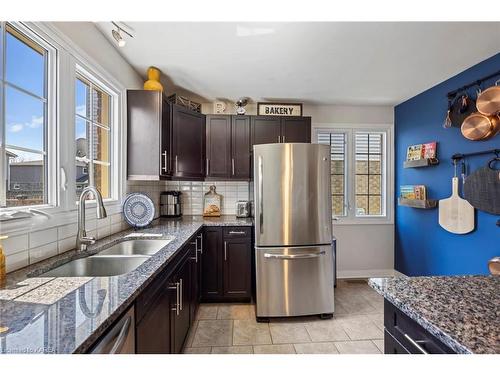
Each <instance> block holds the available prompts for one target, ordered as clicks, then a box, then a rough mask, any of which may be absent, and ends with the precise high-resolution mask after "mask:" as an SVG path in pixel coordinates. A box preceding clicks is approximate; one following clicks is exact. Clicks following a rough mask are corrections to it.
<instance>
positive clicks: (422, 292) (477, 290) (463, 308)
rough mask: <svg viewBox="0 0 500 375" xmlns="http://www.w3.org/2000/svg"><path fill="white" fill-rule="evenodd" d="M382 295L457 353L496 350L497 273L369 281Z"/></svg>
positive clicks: (499, 320) (499, 315) (499, 336)
mask: <svg viewBox="0 0 500 375" xmlns="http://www.w3.org/2000/svg"><path fill="white" fill-rule="evenodd" d="M369 284H370V286H371V287H372V288H374V289H375V290H376V291H377V292H378V293H380V294H381V295H382V296H384V298H386V299H387V300H388V301H389V302H391V303H392V304H393V305H394V306H396V307H397V308H398V309H400V310H401V311H403V312H404V313H405V314H406V315H408V316H409V317H410V318H412V319H413V320H415V321H416V322H417V323H419V324H420V325H421V326H422V327H424V328H425V329H426V330H427V331H429V332H430V333H432V334H433V335H434V336H435V337H436V338H438V339H439V340H440V341H441V342H443V343H444V344H445V345H447V346H448V347H450V348H451V349H452V350H454V351H455V352H457V353H462V354H467V353H475V354H492V353H497V354H498V353H500V294H499V292H500V277H498V276H436V277H395V278H380V279H377V278H375V279H370V281H369Z"/></svg>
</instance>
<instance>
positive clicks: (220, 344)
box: [184, 280, 384, 354]
mask: <svg viewBox="0 0 500 375" xmlns="http://www.w3.org/2000/svg"><path fill="white" fill-rule="evenodd" d="M383 324H384V323H383V298H382V297H381V296H380V295H378V294H377V293H376V292H375V291H373V289H371V288H370V287H369V286H368V285H367V284H366V281H362V280H358V281H342V280H339V282H338V285H337V288H336V289H335V313H334V317H333V319H329V320H321V319H319V318H318V317H300V318H286V319H285V318H280V319H271V321H270V322H269V323H257V322H256V321H255V306H254V305H253V304H202V305H200V308H199V310H198V314H197V319H196V321H195V322H194V324H193V327H192V328H191V331H190V332H189V335H188V338H187V341H186V347H185V349H184V353H189V354H209V353H212V354H379V353H383V350H384V349H383V346H384V339H383V338H384V336H383Z"/></svg>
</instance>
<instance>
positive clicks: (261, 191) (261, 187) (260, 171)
mask: <svg viewBox="0 0 500 375" xmlns="http://www.w3.org/2000/svg"><path fill="white" fill-rule="evenodd" d="M258 174H259V190H258V191H259V208H260V213H259V227H260V234H263V233H264V197H263V196H262V195H263V194H264V182H263V181H262V178H263V175H264V166H263V161H262V156H260V155H259V159H258Z"/></svg>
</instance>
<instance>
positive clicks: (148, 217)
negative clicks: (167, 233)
mask: <svg viewBox="0 0 500 375" xmlns="http://www.w3.org/2000/svg"><path fill="white" fill-rule="evenodd" d="M123 216H124V217H125V221H126V222H127V223H129V224H130V225H132V226H133V227H136V228H143V227H146V226H148V225H149V224H151V222H152V221H153V219H154V217H155V205H154V204H153V201H152V200H151V198H149V197H148V196H147V195H146V194H142V193H132V194H129V195H127V197H126V198H125V201H124V202H123Z"/></svg>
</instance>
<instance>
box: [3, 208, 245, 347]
mask: <svg viewBox="0 0 500 375" xmlns="http://www.w3.org/2000/svg"><path fill="white" fill-rule="evenodd" d="M193 218H195V217H193ZM196 218H197V220H196V219H193V220H192V221H186V222H185V224H186V229H185V233H184V235H182V236H180V238H181V241H180V242H179V243H177V244H175V245H174V246H175V247H174V249H175V250H173V251H172V252H171V253H170V254H168V255H165V256H166V257H167V258H166V259H164V260H163V261H162V260H160V262H161V264H159V265H158V266H157V267H155V266H154V265H151V266H152V267H151V271H152V272H151V273H149V272H146V273H145V275H147V276H145V279H144V280H143V281H142V282H141V281H139V282H140V284H139V285H138V286H137V287H136V288H133V289H132V288H131V289H132V290H133V291H132V292H131V293H130V295H128V296H126V298H125V299H124V300H123V301H121V303H120V304H119V305H118V306H117V307H116V308H115V309H114V310H113V311H112V312H111V313H109V315H108V316H107V317H106V318H105V319H104V320H103V321H102V322H101V323H100V324H99V325H98V326H96V327H95V328H94V330H93V331H92V332H91V333H90V334H89V335H88V336H87V337H86V338H85V339H84V340H83V341H81V342H80V343H79V344H77V345H75V346H74V348H73V349H70V350H68V351H62V352H60V353H61V354H65V353H66V354H71V353H73V354H81V353H86V352H87V351H88V350H89V349H90V348H91V347H92V346H93V345H94V344H95V342H96V340H98V338H99V337H100V336H101V335H102V334H104V333H105V332H106V331H107V330H108V329H109V327H110V326H112V325H113V324H114V323H115V322H116V321H117V320H118V319H119V318H120V317H121V316H122V315H123V313H124V312H125V311H126V310H127V309H128V308H130V306H131V305H132V304H133V303H134V301H135V300H136V299H137V297H138V296H139V295H140V294H141V293H142V292H143V291H144V290H145V289H146V288H147V287H148V286H149V285H150V284H151V282H153V281H154V279H155V278H156V277H157V276H158V275H159V274H161V272H163V271H165V269H166V268H167V267H168V265H169V264H170V263H171V262H172V261H174V260H175V258H176V257H177V255H178V254H179V252H181V251H182V249H183V248H184V247H185V246H186V244H187V243H188V242H189V240H190V239H192V237H193V235H195V234H196V232H198V231H200V230H201V229H203V228H204V227H221V228H223V227H233V226H234V227H253V222H252V218H246V221H245V219H234V217H230V218H213V219H212V218H209V219H208V220H207V218H202V217H201V218H198V217H196ZM221 219H222V221H219V220H221ZM188 220H189V219H188ZM239 220H241V221H239ZM162 221H163V223H164V222H165V220H164V219H163V220H160V221H158V222H157V224H155V225H153V226H152V227H149V228H144V229H145V230H147V231H148V232H153V233H154V232H155V227H157V226H161V225H162V224H163V223H162ZM166 221H167V222H173V221H175V220H166ZM181 222H182V221H181ZM134 231H135V232H138V231H139V232H142V231H143V230H134V229H133V228H128V229H126V230H123V231H120V232H117V233H115V234H113V235H110V236H108V237H105V238H103V239H102V240H99V241H98V242H97V243H96V245H98V248H99V249H101V248H102V247H103V248H106V247H107V245H109V244H110V243H112V242H113V241H114V240H113V238H116V237H117V236H121V237H123V236H125V235H126V234H127V233H129V232H134ZM167 246H168V245H167ZM98 251H100V250H98ZM93 253H95V252H94V251H91V252H90V254H88V255H93ZM78 257H79V256H78V253H77V252H76V251H75V250H70V251H68V252H66V253H63V254H59V255H56V256H54V257H52V259H51V258H48V259H46V260H43V261H41V262H38V263H35V264H33V265H30V266H28V267H25V268H23V269H20V270H17V271H14V272H12V274H11V280H10V282H9V283H8V285H12V283H14V284H17V283H18V282H22V281H24V280H26V279H28V278H30V276H31V277H37V276H36V275H37V274H39V273H40V272H37V271H36V269H37V267H38V268H42V269H43V268H44V267H47V265H48V264H50V262H51V261H52V265H53V266H52V268H53V267H57V265H59V263H61V264H62V263H65V262H67V261H70V260H71V258H74V259H76V258H78ZM148 261H149V260H148ZM37 265H38V266H37ZM141 266H142V265H141ZM141 266H139V267H138V269H139V268H140V267H141ZM136 271H137V269H136V270H134V271H131V272H130V273H127V274H124V275H119V276H115V277H123V278H126V277H129V276H130V275H131V274H132V273H133V272H136ZM43 272H44V271H43ZM23 276H24V277H23ZM96 278H97V277H93V278H92V280H93V279H96ZM92 280H89V281H88V282H91V281H92ZM88 282H87V283H88ZM87 283H85V284H87ZM85 284H83V285H85ZM8 285H7V286H8ZM83 285H82V286H83ZM30 291H31V290H30ZM16 298H17V297H16ZM12 303H16V301H15V298H14V299H13V301H12ZM0 354H1V353H0Z"/></svg>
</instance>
